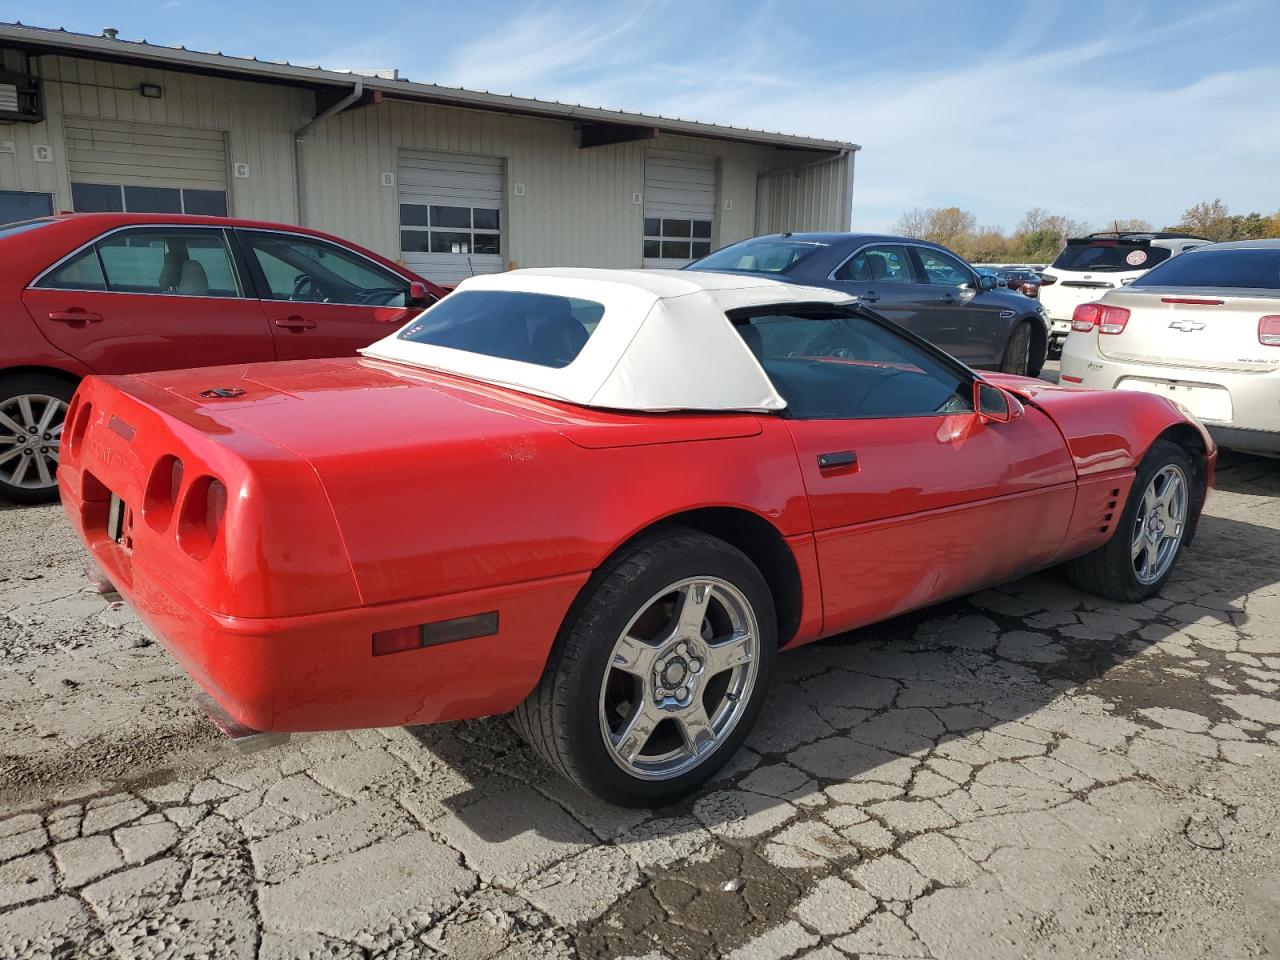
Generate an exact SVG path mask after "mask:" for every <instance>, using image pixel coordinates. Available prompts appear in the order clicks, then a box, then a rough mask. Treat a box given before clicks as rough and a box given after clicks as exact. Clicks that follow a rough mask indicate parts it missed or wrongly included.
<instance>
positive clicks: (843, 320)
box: [734, 311, 973, 420]
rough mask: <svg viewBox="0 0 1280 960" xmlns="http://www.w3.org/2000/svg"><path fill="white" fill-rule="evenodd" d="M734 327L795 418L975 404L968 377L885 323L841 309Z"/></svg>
mask: <svg viewBox="0 0 1280 960" xmlns="http://www.w3.org/2000/svg"><path fill="white" fill-rule="evenodd" d="M734 326H735V328H736V329H737V331H738V333H739V334H741V336H742V339H743V340H744V341H746V344H747V346H748V347H749V348H750V349H751V352H752V353H754V354H755V355H756V357H757V359H759V361H760V365H761V366H762V367H763V368H764V371H765V373H766V374H768V376H769V379H770V380H771V381H772V382H773V385H774V387H776V388H777V390H778V393H780V394H781V395H782V397H783V399H784V400H786V401H787V415H788V416H791V417H794V418H796V419H799V420H853V419H866V418H882V417H926V416H938V415H944V414H949V413H961V412H965V411H970V410H972V409H973V402H972V397H971V396H970V395H969V394H970V391H969V381H968V379H967V378H964V377H962V376H961V375H959V374H957V373H956V372H954V371H953V370H952V369H951V368H950V367H948V366H947V365H946V364H944V363H942V362H940V361H939V360H936V359H935V358H934V357H933V356H932V355H931V354H929V353H928V352H926V351H924V350H921V349H920V348H919V347H917V346H916V345H915V344H913V343H911V342H910V341H908V340H906V339H904V338H903V337H902V336H901V335H900V334H898V333H895V332H894V331H892V330H890V329H889V328H888V327H884V326H881V325H880V324H878V323H876V322H875V321H874V320H870V319H868V318H866V317H859V316H851V315H849V314H847V313H843V312H840V311H832V312H830V313H827V312H825V311H813V312H805V313H803V314H795V315H791V314H768V315H760V316H751V317H740V318H736V319H734Z"/></svg>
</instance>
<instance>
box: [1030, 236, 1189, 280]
mask: <svg viewBox="0 0 1280 960" xmlns="http://www.w3.org/2000/svg"><path fill="white" fill-rule="evenodd" d="M1168 259H1169V251H1168V250H1166V249H1165V248H1164V247H1148V246H1145V245H1143V244H1139V243H1117V242H1116V241H1115V240H1102V241H1098V242H1095V243H1068V244H1067V246H1066V249H1064V250H1063V251H1062V252H1061V253H1060V254H1058V259H1057V260H1054V261H1053V265H1054V266H1055V267H1057V268H1058V269H1059V270H1083V271H1089V270H1092V271H1095V272H1097V273H1119V272H1121V271H1129V270H1150V269H1151V268H1152V267H1154V266H1155V265H1156V264H1157V263H1160V262H1161V261H1163V260H1168Z"/></svg>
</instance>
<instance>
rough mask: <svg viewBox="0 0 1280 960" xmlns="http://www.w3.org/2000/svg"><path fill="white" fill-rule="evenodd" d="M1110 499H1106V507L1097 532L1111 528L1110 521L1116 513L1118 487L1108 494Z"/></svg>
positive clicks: (1118, 496) (1118, 500)
mask: <svg viewBox="0 0 1280 960" xmlns="http://www.w3.org/2000/svg"><path fill="white" fill-rule="evenodd" d="M1109 497H1110V499H1108V500H1107V506H1106V509H1105V510H1104V511H1103V514H1102V526H1100V527H1099V528H1098V532H1099V533H1106V532H1107V531H1109V530H1110V529H1111V521H1112V519H1114V517H1115V515H1116V504H1118V503H1119V502H1120V488H1119V487H1116V488H1115V489H1113V490H1112V491H1111V493H1110V494H1109Z"/></svg>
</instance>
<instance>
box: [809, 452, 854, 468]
mask: <svg viewBox="0 0 1280 960" xmlns="http://www.w3.org/2000/svg"><path fill="white" fill-rule="evenodd" d="M857 462H858V455H857V453H855V452H854V451H852V450H837V451H835V452H834V453H820V454H818V469H819V470H835V469H837V468H839V467H852V466H853V465H854V464H856V463H857Z"/></svg>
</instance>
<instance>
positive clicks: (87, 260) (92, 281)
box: [36, 247, 107, 290]
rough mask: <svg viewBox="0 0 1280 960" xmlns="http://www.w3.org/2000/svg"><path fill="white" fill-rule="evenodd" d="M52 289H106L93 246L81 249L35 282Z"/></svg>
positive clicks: (96, 252) (105, 282) (39, 285)
mask: <svg viewBox="0 0 1280 960" xmlns="http://www.w3.org/2000/svg"><path fill="white" fill-rule="evenodd" d="M36 286H38V287H46V288H50V289H53V290H106V289H107V281H106V278H105V277H104V276H103V275H102V264H101V263H99V262H98V251H96V250H95V249H94V248H93V247H87V248H85V249H84V250H81V251H80V252H79V253H77V254H76V255H75V256H74V257H72V258H71V259H70V260H68V261H67V262H66V263H64V264H62V266H60V267H58V268H57V269H56V270H54V271H52V272H51V273H49V274H46V275H45V276H44V277H43V278H41V280H40V282H39V283H38V284H36Z"/></svg>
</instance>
